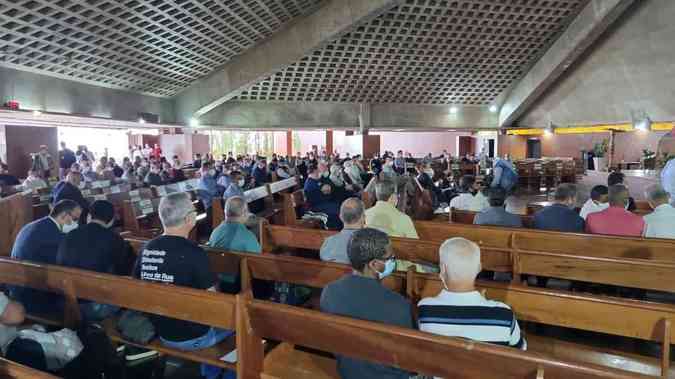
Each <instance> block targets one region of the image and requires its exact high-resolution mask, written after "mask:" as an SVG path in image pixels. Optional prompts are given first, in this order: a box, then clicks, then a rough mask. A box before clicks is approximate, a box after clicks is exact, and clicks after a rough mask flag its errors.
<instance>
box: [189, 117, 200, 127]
mask: <svg viewBox="0 0 675 379" xmlns="http://www.w3.org/2000/svg"><path fill="white" fill-rule="evenodd" d="M190 127H191V128H197V127H199V120H197V119H196V118H191V119H190Z"/></svg>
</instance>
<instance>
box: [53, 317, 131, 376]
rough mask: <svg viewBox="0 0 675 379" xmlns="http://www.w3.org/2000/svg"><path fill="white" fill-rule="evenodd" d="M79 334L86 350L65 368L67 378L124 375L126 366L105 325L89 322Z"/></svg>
mask: <svg viewBox="0 0 675 379" xmlns="http://www.w3.org/2000/svg"><path fill="white" fill-rule="evenodd" d="M77 335H78V336H79V338H80V341H82V345H84V350H82V352H81V353H80V355H79V356H78V357H77V358H75V359H74V360H73V361H72V362H70V363H69V364H68V365H66V367H65V368H64V369H63V377H64V378H65V379H104V378H121V377H123V370H124V366H123V364H122V361H121V360H120V358H119V357H118V356H117V353H116V351H115V348H114V347H113V344H112V341H110V338H109V337H108V335H107V334H106V333H105V330H103V327H101V326H100V325H98V324H87V325H85V326H83V327H82V328H80V330H78V331H77Z"/></svg>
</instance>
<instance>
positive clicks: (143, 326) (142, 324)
mask: <svg viewBox="0 0 675 379" xmlns="http://www.w3.org/2000/svg"><path fill="white" fill-rule="evenodd" d="M117 330H118V331H119V332H120V334H121V335H122V336H123V337H124V338H126V339H128V340H129V341H131V342H135V343H138V344H143V345H145V344H147V343H148V342H150V341H152V339H153V338H155V334H156V333H155V327H154V326H153V325H152V322H151V321H150V319H149V318H148V317H147V316H146V315H145V314H143V313H141V312H137V311H132V310H128V309H127V310H125V311H124V312H123V313H122V316H121V317H120V318H119V320H118V321H117Z"/></svg>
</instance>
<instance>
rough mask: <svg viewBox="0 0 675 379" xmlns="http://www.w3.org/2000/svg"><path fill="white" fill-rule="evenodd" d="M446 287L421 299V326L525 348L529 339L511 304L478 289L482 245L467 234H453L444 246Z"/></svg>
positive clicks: (435, 330) (442, 262) (444, 281)
mask: <svg viewBox="0 0 675 379" xmlns="http://www.w3.org/2000/svg"><path fill="white" fill-rule="evenodd" d="M440 269H441V273H440V278H441V281H442V282H443V289H442V290H441V292H440V293H439V294H438V295H437V296H436V297H428V298H425V299H422V300H421V301H420V302H419V303H418V305H417V306H418V309H419V325H420V330H422V331H425V332H429V333H434V334H440V335H443V336H448V337H462V338H468V339H472V340H476V341H481V342H488V343H493V344H497V345H503V346H511V347H515V348H519V349H523V350H525V349H526V348H527V343H526V341H525V339H524V338H523V336H522V335H521V333H520V327H519V326H518V321H517V320H516V317H515V314H514V313H513V311H512V310H511V308H510V307H509V306H508V305H506V304H504V303H500V302H498V301H491V300H487V299H486V298H485V297H484V296H483V295H482V294H481V293H480V292H479V291H478V290H477V289H476V283H475V280H476V276H478V274H479V273H480V271H481V261H480V248H479V247H478V245H477V244H476V243H474V242H472V241H469V240H467V239H464V238H451V239H449V240H447V241H445V242H444V243H443V244H442V245H441V247H440Z"/></svg>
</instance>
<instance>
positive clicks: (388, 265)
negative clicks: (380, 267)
mask: <svg viewBox="0 0 675 379" xmlns="http://www.w3.org/2000/svg"><path fill="white" fill-rule="evenodd" d="M394 270H396V259H387V260H386V261H385V263H384V271H382V272H378V273H377V277H378V278H379V279H380V280H382V279H384V278H386V277H387V276H389V275H391V274H392V273H393V272H394Z"/></svg>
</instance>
